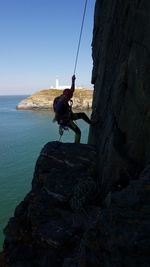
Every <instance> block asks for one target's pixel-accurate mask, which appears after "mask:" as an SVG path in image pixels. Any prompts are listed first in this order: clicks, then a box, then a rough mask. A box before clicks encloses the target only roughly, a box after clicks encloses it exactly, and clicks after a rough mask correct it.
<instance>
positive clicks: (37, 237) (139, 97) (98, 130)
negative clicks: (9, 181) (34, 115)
mask: <svg viewBox="0 0 150 267" xmlns="http://www.w3.org/2000/svg"><path fill="white" fill-rule="evenodd" d="M149 14H150V2H149V1H148V0H147V1H146V0H141V1H140V0H139V1H138V0H135V1H130V0H126V1H117V0H109V1H108V0H99V1H98V0H97V1H96V8H95V19H94V32H93V44H92V45H93V63H94V65H93V75H92V80H93V83H94V87H95V91H94V102H93V117H94V118H96V119H97V120H98V123H97V124H95V126H92V127H91V130H90V136H89V144H88V145H82V144H79V145H76V144H62V143H59V142H51V143H48V144H47V145H45V147H44V148H43V149H42V151H41V154H40V156H39V158H38V160H37V163H36V166H35V173H34V178H33V182H32V189H31V192H30V193H29V194H28V195H27V196H26V197H25V199H24V200H23V201H22V202H21V203H20V205H19V206H18V207H17V208H16V210H15V214H14V217H13V218H11V219H10V221H9V223H8V225H7V226H6V228H5V230H4V233H5V237H6V238H5V242H4V250H3V253H2V254H1V255H0V266H2V267H48V266H51V267H56V266H57V267H149V266H150V255H149V251H150V224H149V221H150V158H149V146H150V140H149V136H150V134H149V132H150V131H149V130H150V128H149V127H150V123H149V122H150V119H149V106H150V105H149V104H150V97H149V90H148V88H149V87H150V56H149V55H150V53H149V49H150V16H149Z"/></svg>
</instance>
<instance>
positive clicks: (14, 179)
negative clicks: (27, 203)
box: [0, 95, 90, 251]
mask: <svg viewBox="0 0 150 267" xmlns="http://www.w3.org/2000/svg"><path fill="white" fill-rule="evenodd" d="M26 97H27V96H23V95H21V96H0V251H1V250H2V247H3V241H4V234H3V230H4V228H5V227H6V225H7V223H8V221H9V219H10V218H11V217H13V215H14V211H15V208H16V206H17V205H18V204H19V203H20V202H21V201H22V200H23V199H24V197H25V196H26V194H27V193H28V192H29V191H30V189H31V183H32V179H33V172H34V167H35V164H36V160H37V158H38V156H39V153H40V151H41V149H42V148H43V146H44V145H45V144H46V143H47V142H50V141H58V140H59V139H60V135H59V130H58V125H57V123H56V122H55V123H54V122H53V118H54V114H53V112H52V111H48V110H47V111H39V110H38V111H31V110H30V111H29V110H17V109H16V106H17V104H18V103H19V102H20V101H21V100H22V99H25V98H26ZM87 115H88V116H90V112H87ZM77 125H78V126H79V127H80V129H81V132H82V137H81V143H87V139H88V132H89V126H88V125H87V124H86V123H85V122H84V121H82V120H79V121H78V122H77ZM61 142H64V143H66V142H72V143H73V142H74V133H73V132H72V131H71V130H69V131H65V132H64V134H63V136H62V138H61Z"/></svg>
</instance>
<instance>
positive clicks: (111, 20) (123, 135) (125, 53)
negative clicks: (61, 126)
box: [89, 0, 150, 192]
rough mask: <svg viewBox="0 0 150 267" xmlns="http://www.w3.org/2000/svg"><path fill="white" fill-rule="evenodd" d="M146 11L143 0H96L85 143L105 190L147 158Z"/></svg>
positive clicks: (149, 78) (149, 4) (149, 59)
mask: <svg viewBox="0 0 150 267" xmlns="http://www.w3.org/2000/svg"><path fill="white" fill-rule="evenodd" d="M149 13H150V1H149V0H143V1H141V0H139V1H130V0H126V1H123V2H122V1H117V0H104V1H102V0H99V1H96V7H95V17H94V31H93V42H92V51H93V53H92V55H93V66H94V67H93V73H92V82H93V83H94V96H93V113H94V114H95V116H96V117H97V118H98V123H97V126H96V127H92V128H91V130H90V137H89V142H90V143H91V144H95V145H96V146H97V147H98V151H99V179H100V180H102V183H103V191H105V192H108V191H109V190H110V187H111V185H112V183H113V182H116V181H117V180H119V179H122V176H124V177H126V178H127V179H128V177H130V178H134V177H136V176H138V175H139V174H140V172H141V171H142V169H143V168H144V167H145V166H146V164H147V161H148V160H149V157H150V156H149V155H150V153H149V151H150V149H149V147H150V116H149V107H150V94H149V88H150V53H149V50H150V16H149ZM97 136H98V138H97ZM104 162H105V164H104Z"/></svg>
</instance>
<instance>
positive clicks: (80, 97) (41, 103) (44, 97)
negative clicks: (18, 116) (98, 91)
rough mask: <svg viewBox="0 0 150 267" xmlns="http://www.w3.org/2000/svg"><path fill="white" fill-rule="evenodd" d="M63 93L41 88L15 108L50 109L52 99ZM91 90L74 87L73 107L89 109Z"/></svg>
mask: <svg viewBox="0 0 150 267" xmlns="http://www.w3.org/2000/svg"><path fill="white" fill-rule="evenodd" d="M62 93H63V90H57V89H49V90H41V91H39V92H36V93H34V94H32V95H31V96H29V97H27V98H26V99H23V100H22V101H21V102H20V103H19V104H18V105H17V109H27V110H30V109H51V108H53V101H54V98H55V97H56V96H59V95H61V94H62ZM92 99H93V90H90V89H84V88H83V89H76V90H75V93H74V96H73V98H72V100H73V106H72V107H73V108H74V109H90V108H91V107H92Z"/></svg>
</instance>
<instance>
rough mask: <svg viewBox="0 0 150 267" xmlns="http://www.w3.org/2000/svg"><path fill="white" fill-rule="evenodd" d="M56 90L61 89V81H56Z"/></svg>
mask: <svg viewBox="0 0 150 267" xmlns="http://www.w3.org/2000/svg"><path fill="white" fill-rule="evenodd" d="M56 89H59V80H58V79H56Z"/></svg>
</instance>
